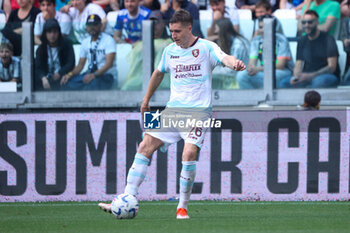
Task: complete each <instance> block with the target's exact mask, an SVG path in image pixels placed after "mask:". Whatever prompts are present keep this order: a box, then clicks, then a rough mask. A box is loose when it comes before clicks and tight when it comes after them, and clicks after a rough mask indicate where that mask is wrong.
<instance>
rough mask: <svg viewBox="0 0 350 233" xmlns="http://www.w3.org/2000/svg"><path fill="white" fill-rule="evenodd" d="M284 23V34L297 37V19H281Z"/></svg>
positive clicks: (282, 23)
mask: <svg viewBox="0 0 350 233" xmlns="http://www.w3.org/2000/svg"><path fill="white" fill-rule="evenodd" d="M279 21H280V22H281V25H282V29H283V34H284V35H285V36H286V37H289V38H295V37H296V36H297V32H298V20H297V19H279Z"/></svg>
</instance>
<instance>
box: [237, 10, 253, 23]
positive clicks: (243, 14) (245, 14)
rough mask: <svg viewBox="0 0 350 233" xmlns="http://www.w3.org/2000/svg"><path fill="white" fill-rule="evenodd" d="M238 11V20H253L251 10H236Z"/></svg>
mask: <svg viewBox="0 0 350 233" xmlns="http://www.w3.org/2000/svg"><path fill="white" fill-rule="evenodd" d="M237 11H238V16H239V20H243V19H250V20H251V19H253V15H252V12H251V10H248V9H237Z"/></svg>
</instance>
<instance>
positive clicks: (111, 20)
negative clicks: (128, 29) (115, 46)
mask: <svg viewBox="0 0 350 233" xmlns="http://www.w3.org/2000/svg"><path fill="white" fill-rule="evenodd" d="M118 12H119V11H110V12H108V14H107V22H108V24H109V26H111V27H112V28H114V26H115V23H116V22H117V15H118Z"/></svg>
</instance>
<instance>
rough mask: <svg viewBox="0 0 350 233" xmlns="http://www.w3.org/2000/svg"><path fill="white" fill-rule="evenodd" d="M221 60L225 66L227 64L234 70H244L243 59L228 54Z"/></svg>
mask: <svg viewBox="0 0 350 233" xmlns="http://www.w3.org/2000/svg"><path fill="white" fill-rule="evenodd" d="M221 62H222V64H224V65H225V66H227V67H229V68H231V69H233V70H236V71H242V70H245V68H246V67H245V65H244V62H243V61H241V60H239V59H237V58H235V57H234V56H230V55H227V56H225V57H224V59H222V61H221Z"/></svg>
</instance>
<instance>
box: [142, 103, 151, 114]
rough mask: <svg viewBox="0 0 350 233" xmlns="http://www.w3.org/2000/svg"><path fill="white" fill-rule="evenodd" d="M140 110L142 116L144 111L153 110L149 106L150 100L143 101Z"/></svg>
mask: <svg viewBox="0 0 350 233" xmlns="http://www.w3.org/2000/svg"><path fill="white" fill-rule="evenodd" d="M140 111H141V115H142V116H143V113H144V112H149V111H151V107H150V106H149V103H148V102H144V101H142V104H141V108H140Z"/></svg>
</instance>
